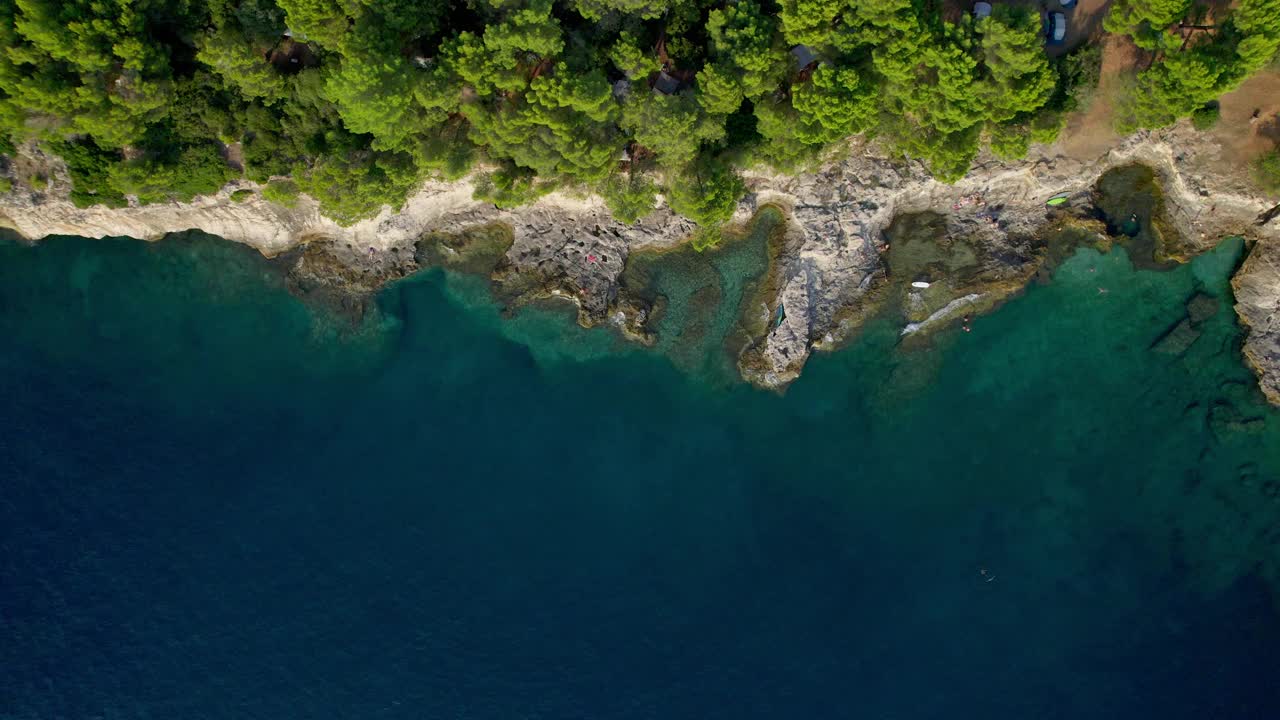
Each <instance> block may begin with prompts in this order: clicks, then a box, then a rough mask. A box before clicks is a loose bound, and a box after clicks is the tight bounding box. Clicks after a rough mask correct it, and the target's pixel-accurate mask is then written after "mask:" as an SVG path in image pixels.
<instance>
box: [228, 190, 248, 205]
mask: <svg viewBox="0 0 1280 720" xmlns="http://www.w3.org/2000/svg"><path fill="white" fill-rule="evenodd" d="M251 197H253V191H252V190H249V189H248V188H243V189H240V190H236V191H235V192H233V193H231V200H232V201H233V202H238V203H242V202H247V201H248V200H249V198H251Z"/></svg>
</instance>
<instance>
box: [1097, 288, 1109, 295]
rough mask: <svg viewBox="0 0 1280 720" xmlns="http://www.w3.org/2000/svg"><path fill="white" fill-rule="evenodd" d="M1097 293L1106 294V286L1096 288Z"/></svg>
mask: <svg viewBox="0 0 1280 720" xmlns="http://www.w3.org/2000/svg"><path fill="white" fill-rule="evenodd" d="M1098 294H1099V295H1106V294H1107V289H1106V288H1104V287H1100V288H1098Z"/></svg>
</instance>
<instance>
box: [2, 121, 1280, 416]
mask: <svg viewBox="0 0 1280 720" xmlns="http://www.w3.org/2000/svg"><path fill="white" fill-rule="evenodd" d="M20 152H21V161H22V162H24V163H30V164H31V165H35V166H39V167H40V168H41V169H42V172H43V173H44V174H45V176H46V177H48V178H49V183H48V187H47V188H46V189H43V190H39V191H37V190H29V191H26V190H24V191H15V192H11V193H9V194H6V195H4V196H2V197H0V225H3V226H6V227H9V228H11V229H12V230H14V231H16V232H17V233H19V234H20V235H22V236H23V237H24V238H27V239H29V240H32V241H37V240H39V239H41V238H44V237H47V236H51V235H78V236H86V237H108V236H128V237H135V238H141V239H144V240H158V239H160V238H162V237H164V236H165V235H166V234H169V233H174V232H180V231H185V230H199V231H202V232H205V233H208V234H211V235H217V236H220V237H223V238H226V239H228V240H232V241H235V242H240V243H244V244H246V245H250V246H252V247H254V248H256V249H258V250H259V251H261V252H262V253H263V254H264V255H266V256H269V257H275V256H283V257H285V258H287V259H288V262H290V263H291V271H290V272H291V279H292V280H293V284H294V285H295V287H297V288H298V289H299V290H300V291H302V292H306V293H309V292H316V291H319V292H323V293H327V294H330V295H336V296H339V297H343V298H346V299H348V300H355V301H357V302H358V301H359V299H360V298H362V297H366V296H368V295H369V294H370V293H372V292H373V291H375V290H376V289H377V288H379V287H380V286H382V285H383V284H384V283H386V282H388V281H391V280H394V279H396V278H400V277H403V276H405V275H407V274H409V273H412V272H414V271H415V270H417V269H419V268H420V267H423V266H426V265H431V264H452V263H453V260H454V259H456V260H458V262H465V261H467V260H468V257H470V256H468V254H467V252H468V251H467V247H466V242H457V241H455V242H452V243H451V242H448V241H447V238H450V237H452V238H465V237H467V236H468V234H474V233H476V232H478V231H484V230H488V231H490V232H489V236H490V237H491V238H496V239H494V240H493V242H490V243H488V244H487V246H486V249H485V252H486V253H488V254H490V255H492V257H491V258H490V260H489V263H488V265H486V264H485V263H483V262H482V263H480V264H479V266H478V267H477V265H476V263H471V264H470V265H469V266H468V269H472V270H475V269H484V270H491V272H492V273H493V277H494V280H495V287H496V288H497V289H498V290H499V294H500V296H501V297H502V299H503V300H504V301H505V302H508V303H510V304H519V303H520V302H523V301H526V300H529V299H532V298H536V297H543V296H552V295H554V296H559V297H564V298H568V299H571V300H572V301H573V302H575V303H577V305H578V308H579V313H578V316H579V321H580V322H581V323H583V324H584V325H592V324H599V323H606V322H611V323H616V324H619V325H621V326H623V327H624V329H628V330H630V331H632V332H633V333H635V334H641V335H642V334H643V331H644V324H645V318H646V314H647V312H648V309H649V308H646V307H643V306H642V305H641V304H637V303H636V302H634V298H629V297H627V295H626V294H625V293H622V292H620V283H619V278H620V276H621V274H622V271H623V269H624V267H625V265H626V263H627V259H628V256H629V255H630V254H631V253H632V252H633V251H636V250H639V249H654V248H657V249H661V248H671V247H675V246H677V245H679V244H680V243H682V242H685V241H686V240H687V239H688V238H689V237H690V235H691V234H692V233H693V232H694V230H695V226H694V225H693V224H692V223H690V222H689V221H687V220H685V219H683V218H681V217H679V216H677V215H675V214H674V213H673V212H672V211H671V210H670V209H669V208H667V207H666V206H665V205H663V206H660V207H659V209H658V210H656V211H655V212H653V213H651V214H650V215H649V216H647V217H645V218H643V219H641V220H640V221H638V222H636V223H635V224H631V225H627V224H623V223H620V222H618V221H616V220H614V219H613V218H612V217H611V216H610V214H609V212H608V210H607V208H606V207H605V206H604V204H603V202H601V201H600V200H599V199H597V198H594V197H589V196H584V197H574V196H570V195H567V194H563V193H556V194H552V195H550V196H547V197H545V198H543V199H541V200H539V201H537V202H535V203H533V204H531V205H528V206H525V207H521V208H517V209H514V210H499V209H497V208H496V207H494V206H493V205H488V204H484V203H481V202H478V201H476V200H474V199H473V197H472V194H473V190H474V188H473V187H472V185H471V183H469V182H467V181H460V182H456V183H443V182H428V183H426V184H425V185H424V186H423V187H421V188H420V189H419V190H418V191H417V192H416V193H415V194H413V195H412V196H411V197H410V198H409V200H408V201H407V202H406V203H405V205H404V206H403V207H402V208H399V209H398V210H392V209H391V208H384V209H383V211H382V213H381V214H380V215H378V216H377V217H375V218H372V219H369V220H365V221H361V222H358V223H356V224H354V225H352V226H350V227H343V226H341V225H339V224H338V223H336V222H334V221H332V220H330V219H328V218H325V217H324V216H322V215H321V214H320V212H319V209H318V207H317V204H316V203H315V202H314V201H312V200H310V199H308V198H305V197H303V198H302V199H301V201H300V202H299V203H298V205H297V206H296V207H294V208H285V207H282V206H279V205H275V204H272V203H270V202H267V201H265V200H263V199H262V198H261V197H260V196H259V195H258V194H256V193H253V194H251V196H250V197H248V199H245V195H246V193H243V192H240V193H237V191H243V190H256V189H257V186H256V185H254V184H253V183H250V182H248V181H237V182H234V183H232V184H230V185H228V186H227V187H225V188H224V189H223V190H222V191H221V192H219V193H218V194H217V195H216V196H210V197H200V198H197V199H196V200H194V201H193V202H190V203H165V204H151V205H138V204H136V203H131V204H130V206H129V207H125V208H120V209H109V208H105V207H91V208H77V207H76V206H75V205H74V204H72V203H71V202H70V201H69V199H68V193H69V189H70V178H69V176H68V174H67V172H66V170H65V168H63V167H61V166H60V161H59V160H57V159H56V158H54V157H52V156H48V155H44V154H42V153H41V152H40V151H38V150H36V149H34V148H23V149H22V150H21V151H20ZM1218 152H1219V147H1218V146H1217V145H1215V144H1214V143H1213V142H1206V141H1205V140H1204V138H1203V136H1197V135H1195V134H1194V133H1193V131H1192V130H1191V128H1190V127H1189V126H1187V125H1186V124H1183V125H1179V126H1176V127H1174V128H1172V129H1169V130H1164V131H1158V132H1140V133H1138V134H1135V135H1132V136H1129V137H1127V138H1124V139H1123V140H1121V141H1120V142H1119V143H1118V144H1116V145H1115V146H1114V147H1111V148H1110V149H1108V150H1106V151H1105V152H1101V153H1099V154H1097V155H1096V156H1095V157H1092V158H1090V159H1086V160H1081V159H1079V156H1078V154H1077V155H1076V156H1072V155H1069V154H1067V153H1065V152H1063V151H1061V150H1060V149H1059V148H1058V147H1056V146H1054V147H1048V148H1036V149H1033V150H1032V152H1031V154H1030V155H1029V157H1028V158H1027V159H1025V160H1022V161H1018V162H1001V161H998V160H996V159H995V158H993V157H990V156H986V157H983V158H980V159H979V162H977V163H976V164H975V166H974V168H973V169H972V170H971V171H970V173H969V174H968V175H967V176H966V177H964V178H963V179H962V180H960V181H959V182H957V183H955V184H945V183H941V182H938V181H936V180H933V179H932V178H930V176H929V174H928V173H927V171H926V170H925V168H924V167H923V166H922V165H921V164H919V163H914V162H910V161H903V160H901V159H897V158H894V157H892V156H890V155H889V154H888V153H886V152H884V151H882V150H881V149H880V148H879V147H877V146H876V145H875V144H866V143H863V142H861V141H854V142H853V143H852V144H850V145H849V146H847V148H844V150H843V152H842V153H841V157H840V159H838V160H835V161H832V162H829V163H828V164H827V165H825V166H824V167H822V168H821V169H820V170H818V171H817V172H814V173H811V174H803V175H798V176H795V177H785V176H777V175H766V174H748V175H747V182H748V193H747V195H746V197H745V198H744V199H743V200H742V202H741V203H740V204H739V206H738V209H737V213H736V216H735V222H736V223H743V224H745V223H747V222H749V221H750V220H751V218H752V217H753V216H754V215H755V214H756V213H757V212H758V211H759V210H760V209H761V208H764V207H766V206H773V207H777V208H779V209H781V210H782V211H783V212H784V214H785V216H786V218H787V221H786V222H787V224H786V229H785V233H784V235H783V240H782V242H781V243H780V247H779V251H778V253H777V257H776V258H775V259H774V262H773V263H772V266H771V268H770V271H769V272H770V273H771V274H772V277H771V282H770V283H768V284H767V286H768V287H769V288H770V289H771V292H772V293H773V297H771V298H769V299H767V301H766V304H767V308H762V309H761V312H764V311H765V310H766V309H767V310H768V312H769V313H771V317H773V314H774V313H776V315H777V317H778V318H779V319H778V322H776V323H767V326H768V328H769V329H768V330H767V331H766V334H764V335H763V336H761V337H760V338H758V341H757V342H755V343H753V344H752V345H751V346H750V347H749V348H748V349H747V350H745V351H744V352H743V354H742V357H741V358H740V362H739V368H740V370H741V372H742V374H743V376H744V378H746V379H747V380H749V381H750V382H752V383H754V384H756V385H759V386H762V387H768V388H782V387H785V386H786V385H787V384H788V383H790V382H791V381H792V380H794V379H795V378H796V377H797V376H798V375H799V373H800V371H801V369H802V368H803V366H804V364H805V361H806V360H807V358H808V357H809V355H810V354H811V352H813V351H814V350H815V349H823V348H830V347H834V346H836V345H838V344H839V343H841V342H842V341H844V340H845V339H847V338H849V337H850V336H851V335H853V334H854V333H855V332H856V330H857V329H858V327H859V325H860V323H861V321H862V319H864V318H866V317H867V316H868V315H869V314H870V313H871V312H872V311H874V310H875V309H876V308H877V307H879V304H880V303H881V302H882V301H883V299H884V297H885V296H886V291H887V290H889V289H890V288H896V291H897V292H898V294H899V296H901V298H902V299H903V301H904V304H905V307H906V309H907V310H908V313H907V314H908V316H909V317H910V319H912V321H913V322H912V323H911V325H908V326H907V327H906V328H904V332H906V333H907V334H913V331H915V332H919V331H927V330H929V329H932V328H935V327H940V326H943V325H945V324H947V323H949V322H954V321H957V320H959V319H960V318H962V317H968V316H971V315H972V314H974V313H978V312H982V311H985V310H986V309H989V308H990V307H992V306H993V305H995V304H996V303H998V302H999V301H1001V300H1003V299H1004V298H1006V297H1008V296H1009V295H1010V294H1012V293H1015V292H1017V291H1018V290H1020V289H1021V288H1022V287H1024V286H1025V284H1026V283H1027V282H1028V281H1030V280H1031V278H1032V277H1034V276H1035V274H1036V273H1037V272H1038V271H1039V270H1040V269H1041V268H1042V267H1044V265H1045V264H1046V263H1047V262H1049V261H1050V260H1051V258H1052V255H1053V248H1052V247H1049V246H1048V245H1047V244H1046V242H1045V240H1044V238H1045V237H1046V236H1047V235H1048V234H1052V233H1054V232H1057V233H1063V232H1067V233H1071V232H1075V233H1078V234H1081V235H1088V234H1091V233H1092V234H1094V235H1097V236H1099V237H1101V236H1102V235H1103V234H1104V233H1105V231H1106V227H1107V225H1106V220H1107V218H1106V217H1105V213H1104V212H1102V211H1101V209H1100V208H1099V205H1098V198H1097V185H1098V182H1099V180H1100V178H1102V177H1103V176H1104V175H1105V174H1106V173H1108V172H1109V171H1114V170H1116V169H1118V168H1125V167H1130V166H1139V167H1143V168H1148V169H1149V170H1150V173H1151V176H1152V177H1153V179H1154V181H1155V184H1156V185H1157V186H1158V188H1159V192H1158V201H1157V202H1156V203H1155V204H1154V206H1153V208H1152V217H1150V218H1147V219H1146V220H1147V221H1148V223H1149V225H1150V226H1151V232H1152V235H1153V237H1154V238H1155V247H1154V251H1155V255H1156V258H1157V259H1159V260H1166V259H1167V260H1183V259H1186V258H1188V257H1190V256H1193V255H1195V254H1197V253H1199V252H1201V251H1203V250H1205V249H1207V248H1209V247H1211V246H1212V245H1213V244H1215V243H1216V242H1217V241H1219V240H1220V239H1222V238H1224V237H1228V236H1241V237H1243V238H1245V240H1246V242H1247V243H1248V246H1249V248H1250V249H1249V253H1248V256H1247V259H1246V261H1245V262H1244V263H1243V265H1242V267H1241V268H1240V269H1239V271H1238V273H1237V275H1236V277H1235V281H1234V287H1235V290H1236V311H1237V313H1238V315H1239V317H1240V319H1241V321H1242V322H1243V323H1244V324H1245V326H1246V327H1247V328H1248V330H1249V332H1248V337H1247V339H1246V341H1245V344H1244V353H1245V355H1246V357H1247V358H1248V360H1249V362H1250V363H1251V364H1252V366H1253V367H1254V368H1255V370H1256V372H1257V373H1258V375H1259V378H1260V385H1261V388H1262V389H1263V391H1264V392H1265V393H1266V394H1267V396H1268V397H1269V398H1270V399H1271V400H1272V401H1273V402H1280V327H1277V324H1276V322H1275V319H1276V314H1277V308H1278V307H1280V269H1278V263H1280V220H1274V219H1272V218H1270V217H1268V211H1269V210H1271V209H1272V207H1273V205H1274V203H1273V202H1269V201H1268V200H1267V199H1266V198H1265V197H1263V196H1262V195H1261V194H1260V193H1259V192H1258V191H1257V190H1256V189H1254V188H1253V187H1252V186H1251V185H1250V184H1249V182H1248V178H1247V176H1246V175H1245V173H1244V172H1243V171H1242V170H1240V169H1239V168H1234V169H1231V168H1227V169H1224V166H1223V164H1222V163H1220V162H1217V160H1218ZM1060 193H1067V194H1068V195H1069V199H1068V201H1067V202H1066V203H1065V204H1064V206H1063V208H1062V209H1048V208H1046V205H1045V202H1046V200H1048V199H1049V198H1050V197H1053V196H1054V195H1057V194H1060ZM920 214H931V218H932V219H931V222H932V223H934V228H933V232H934V233H935V234H936V235H937V236H938V237H940V238H942V244H944V245H947V246H948V247H950V246H951V244H952V243H953V242H954V243H960V245H957V246H956V247H958V248H959V251H962V253H961V254H962V255H963V258H964V260H963V267H960V266H958V265H956V264H955V263H952V262H951V261H950V260H947V259H946V258H942V259H941V260H939V261H937V262H932V263H929V262H925V263H923V264H921V263H916V264H912V263H911V262H908V261H907V259H899V257H898V256H897V255H896V249H895V247H894V245H895V241H894V239H893V238H894V233H893V232H891V228H892V227H893V225H894V223H895V222H896V221H900V220H902V219H903V218H910V217H913V216H917V215H920ZM1135 217H1136V216H1135ZM500 235H505V238H502V237H498V236H500ZM442 238H445V239H446V241H442V240H441V239H442ZM428 241H430V242H434V243H435V245H434V246H431V247H428V245H429V244H430V243H429V242H428ZM472 254H473V255H474V253H472ZM903 257H904V258H905V256H903ZM957 257H959V256H957ZM935 260H938V259H937V258H935ZM912 283H914V285H912ZM780 307H781V308H785V312H778V310H779V308H780Z"/></svg>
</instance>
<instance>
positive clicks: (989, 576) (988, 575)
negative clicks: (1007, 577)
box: [978, 568, 996, 582]
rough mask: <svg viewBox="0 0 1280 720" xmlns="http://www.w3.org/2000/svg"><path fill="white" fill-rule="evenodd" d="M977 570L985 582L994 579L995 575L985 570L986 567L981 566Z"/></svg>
mask: <svg viewBox="0 0 1280 720" xmlns="http://www.w3.org/2000/svg"><path fill="white" fill-rule="evenodd" d="M978 572H979V573H980V574H981V575H982V579H983V580H985V581H987V582H992V581H993V580H995V579H996V576H995V575H992V574H991V573H989V572H987V569H986V568H981V569H979V570H978Z"/></svg>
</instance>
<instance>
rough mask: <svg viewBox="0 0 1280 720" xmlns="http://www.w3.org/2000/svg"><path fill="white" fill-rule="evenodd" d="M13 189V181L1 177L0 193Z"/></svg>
mask: <svg viewBox="0 0 1280 720" xmlns="http://www.w3.org/2000/svg"><path fill="white" fill-rule="evenodd" d="M12 189H13V181H12V180H10V179H9V178H7V177H0V195H3V194H4V193H7V192H9V191H10V190H12Z"/></svg>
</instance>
